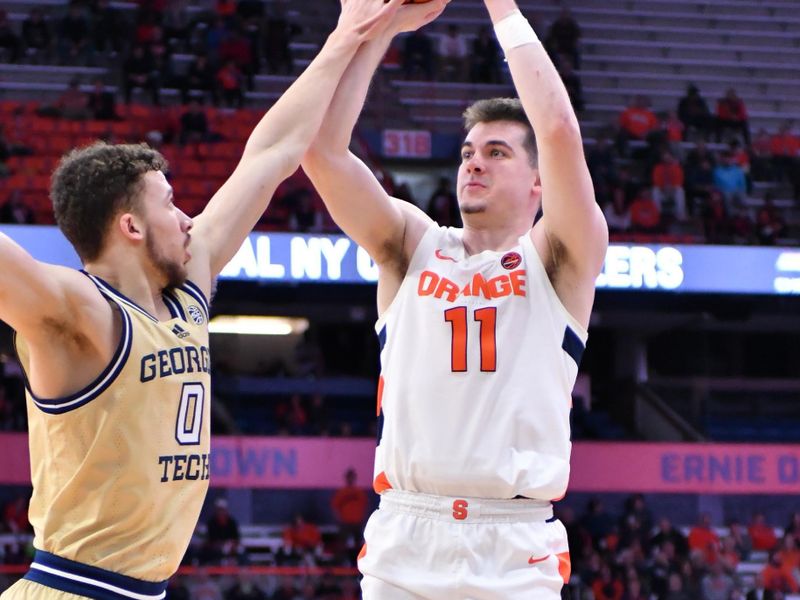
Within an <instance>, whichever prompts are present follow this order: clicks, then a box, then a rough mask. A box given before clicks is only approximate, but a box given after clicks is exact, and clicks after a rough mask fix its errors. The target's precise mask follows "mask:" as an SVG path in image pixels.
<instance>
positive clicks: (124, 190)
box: [50, 142, 167, 262]
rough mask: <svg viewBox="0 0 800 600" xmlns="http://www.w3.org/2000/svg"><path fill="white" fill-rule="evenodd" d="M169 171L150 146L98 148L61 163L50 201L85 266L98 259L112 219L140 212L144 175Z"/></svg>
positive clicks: (89, 148)
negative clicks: (138, 208)
mask: <svg viewBox="0 0 800 600" xmlns="http://www.w3.org/2000/svg"><path fill="white" fill-rule="evenodd" d="M166 169H167V161H166V159H165V158H164V157H163V156H162V155H161V154H160V153H159V152H157V151H156V150H153V149H152V148H150V147H149V146H147V144H113V145H112V144H106V143H105V142H95V143H94V144H92V145H90V146H86V147H85V148H78V149H75V150H72V151H71V152H69V153H68V154H66V155H64V156H63V157H62V158H61V161H60V162H59V164H58V167H57V168H56V170H55V172H54V173H53V179H52V182H51V185H50V199H51V200H52V202H53V212H54V214H55V218H56V223H58V227H59V228H60V229H61V231H62V232H63V233H64V235H65V236H66V238H67V239H68V240H69V241H70V243H71V244H72V245H73V246H74V247H75V250H76V252H77V253H78V256H80V258H81V260H82V261H83V262H87V261H92V260H95V259H96V258H97V257H98V256H99V255H100V252H101V251H102V249H103V244H104V242H105V238H106V233H107V229H108V226H109V224H110V223H111V220H112V219H113V218H114V216H115V215H117V214H119V213H120V212H122V211H133V210H135V209H136V207H137V200H138V193H139V191H140V190H141V186H142V175H144V174H145V173H147V172H149V171H165V170H166Z"/></svg>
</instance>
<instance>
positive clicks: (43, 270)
mask: <svg viewBox="0 0 800 600" xmlns="http://www.w3.org/2000/svg"><path fill="white" fill-rule="evenodd" d="M401 4H402V0H391V1H390V2H389V3H388V4H384V2H383V0H342V9H341V14H340V18H339V22H338V25H337V27H336V29H335V30H334V31H333V33H332V34H331V35H330V36H329V38H328V40H327V42H326V43H325V45H324V47H323V48H322V50H321V51H320V53H319V55H318V56H317V57H316V58H315V59H314V61H313V62H312V63H311V64H310V65H309V67H308V68H307V69H306V71H305V72H304V73H303V74H302V75H301V76H300V77H299V78H298V79H297V80H296V81H295V82H294V83H293V84H292V86H291V87H290V88H289V89H288V90H287V92H286V93H285V94H284V95H283V97H282V98H281V99H280V100H278V101H277V102H276V104H275V105H274V106H273V107H272V108H271V109H270V110H269V112H268V113H267V114H266V115H265V116H264V117H263V119H262V120H261V121H260V123H259V124H258V125H257V126H256V127H255V129H254V131H253V133H252V134H251V136H250V138H249V140H248V141H247V144H246V146H245V149H244V153H243V155H242V157H241V161H240V162H239V164H238V166H237V167H236V169H235V170H234V172H233V173H232V174H231V176H230V178H229V179H228V180H227V181H226V182H225V184H224V185H223V186H222V187H221V188H220V190H219V191H218V192H217V193H216V194H215V195H214V197H213V198H211V200H210V201H209V203H208V205H207V207H206V208H205V210H204V211H203V212H202V214H200V215H199V216H197V217H196V218H195V219H194V220H192V219H190V218H189V217H187V216H186V215H185V214H184V213H183V212H181V211H180V210H179V209H178V208H176V207H175V205H174V204H173V195H172V188H171V187H170V185H169V183H168V181H167V179H166V178H165V177H164V172H165V170H166V169H167V165H166V163H165V161H164V159H163V157H162V156H161V155H160V154H159V153H158V152H156V151H154V150H151V149H150V148H148V147H146V146H143V145H106V144H100V143H99V144H95V145H92V146H89V147H87V148H83V149H79V150H75V151H73V152H72V153H70V154H68V155H67V156H65V157H64V158H63V159H62V160H61V162H60V164H59V167H58V168H57V170H56V172H55V174H54V177H53V183H52V189H51V197H52V199H53V206H54V211H55V217H56V221H57V223H58V225H59V227H60V228H61V230H62V232H63V233H64V235H65V236H66V237H67V239H68V240H69V241H70V242H71V243H72V244H73V246H74V247H75V250H76V251H77V253H78V255H79V256H80V258H81V261H82V263H83V270H82V271H80V272H79V271H75V270H71V269H67V268H64V267H60V266H54V265H49V264H44V263H42V262H39V261H37V260H34V259H33V258H32V257H31V256H30V255H29V254H28V253H27V252H25V251H24V250H23V249H22V248H21V247H20V246H18V245H17V244H16V243H14V242H13V241H12V240H11V239H9V238H8V237H6V236H3V235H0V319H2V320H3V321H5V322H6V323H8V324H9V325H10V326H11V327H12V328H13V329H14V330H15V331H16V346H17V350H18V353H19V356H20V361H21V363H22V365H23V368H24V370H25V374H26V376H27V400H28V422H29V440H30V455H31V475H32V481H33V497H32V499H31V504H30V513H29V517H30V521H31V523H32V525H33V528H34V532H35V540H34V546H35V547H36V555H35V557H34V559H33V563H32V565H31V568H30V570H29V571H28V573H27V574H26V575H25V576H24V578H23V579H22V580H20V581H18V582H17V583H16V584H14V585H13V586H12V587H11V588H10V589H9V590H7V591H6V592H5V593H4V594H2V598H3V600H17V599H25V600H68V599H72V598H95V599H101V600H109V599H110V600H117V599H119V600H129V599H130V598H137V599H139V600H158V599H160V598H164V597H165V591H164V590H165V588H166V583H167V582H166V580H167V578H168V577H170V576H171V575H172V574H173V573H174V572H175V571H176V569H177V568H178V565H179V564H180V561H181V558H182V557H183V555H184V553H185V551H186V548H187V546H188V544H189V540H190V538H191V536H192V532H193V531H194V528H195V524H196V522H197V518H198V516H199V513H200V508H201V506H202V504H203V499H204V498H205V494H206V490H207V487H208V483H209V446H210V439H209V438H210V429H209V400H210V398H209V392H210V387H209V353H208V319H209V307H208V300H209V297H210V295H211V292H212V285H213V281H214V280H215V278H216V276H217V275H218V274H219V272H220V271H221V270H222V268H223V267H224V266H225V264H226V263H227V262H228V261H229V260H230V259H231V257H232V256H233V255H234V253H235V252H236V251H237V250H238V248H239V247H240V246H241V244H242V242H243V241H244V239H245V237H246V236H247V234H248V233H249V231H250V230H251V228H252V227H253V226H254V225H255V223H256V221H257V220H258V218H259V216H260V215H261V214H262V213H263V212H264V210H265V209H266V208H267V205H268V204H269V200H270V198H271V197H272V194H273V192H274V191H275V188H276V186H277V185H278V184H279V183H280V182H281V181H282V180H283V179H285V178H286V177H288V176H289V175H290V174H291V173H292V172H294V170H295V169H296V168H297V166H298V164H299V162H300V159H301V157H302V155H303V153H304V152H305V151H306V149H307V147H308V145H309V143H310V142H311V141H312V139H313V137H314V135H316V133H317V130H318V128H319V125H320V123H321V121H322V118H323V115H324V113H325V111H326V109H327V108H328V105H329V103H330V100H331V98H332V96H333V93H334V92H335V90H336V86H337V84H338V82H339V79H340V77H341V76H342V74H343V73H344V71H345V68H346V67H347V65H348V64H349V62H350V60H351V59H352V58H353V56H354V55H355V53H356V51H357V49H358V48H359V47H360V46H361V45H362V44H363V43H365V42H366V41H367V40H369V39H371V38H372V37H375V36H377V35H382V32H383V31H384V30H385V29H386V28H387V27H388V25H389V24H390V23H391V22H392V19H393V17H394V16H395V15H396V14H397V13H398V12H404V11H407V10H412V9H410V8H409V7H402V6H401ZM439 4H440V5H441V6H443V4H444V2H443V1H441V2H439ZM421 22H422V21H421ZM421 22H420V24H421Z"/></svg>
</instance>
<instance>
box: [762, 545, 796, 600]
mask: <svg viewBox="0 0 800 600" xmlns="http://www.w3.org/2000/svg"><path fill="white" fill-rule="evenodd" d="M761 585H762V587H763V588H764V589H765V590H767V591H770V592H791V593H793V594H794V593H797V592H798V591H800V586H798V584H797V581H796V580H795V579H794V577H792V575H791V574H790V573H787V572H786V569H785V567H784V565H783V561H782V560H781V557H780V554H779V553H778V552H776V551H773V552H770V554H769V562H768V563H767V565H766V566H765V567H764V569H763V570H762V571H761Z"/></svg>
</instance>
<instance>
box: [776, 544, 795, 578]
mask: <svg viewBox="0 0 800 600" xmlns="http://www.w3.org/2000/svg"><path fill="white" fill-rule="evenodd" d="M778 554H779V555H780V557H781V562H782V563H783V567H784V569H786V572H787V573H791V574H792V576H793V577H794V578H795V579H797V577H798V575H800V549H798V547H797V542H796V541H795V539H794V536H793V535H792V534H787V535H785V536H783V539H782V540H781V545H780V549H779V550H778ZM798 583H800V582H798Z"/></svg>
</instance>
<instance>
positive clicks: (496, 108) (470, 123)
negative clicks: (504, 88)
mask: <svg viewBox="0 0 800 600" xmlns="http://www.w3.org/2000/svg"><path fill="white" fill-rule="evenodd" d="M463 117H464V129H465V130H466V131H467V133H469V131H470V130H471V129H472V128H473V127H475V125H477V124H478V123H492V122H494V121H511V122H512V123H519V124H520V125H522V126H524V127H525V140H524V141H523V146H524V147H525V151H526V152H527V153H528V160H529V162H530V164H531V166H532V167H535V166H536V164H537V161H538V151H537V150H536V137H535V136H534V134H533V127H532V126H531V122H530V121H529V120H528V116H527V115H526V114H525V110H524V109H523V108H522V103H521V102H520V101H519V99H517V98H490V99H488V100H478V101H477V102H474V103H472V104H471V105H470V106H468V107H467V110H465V111H464V114H463Z"/></svg>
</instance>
